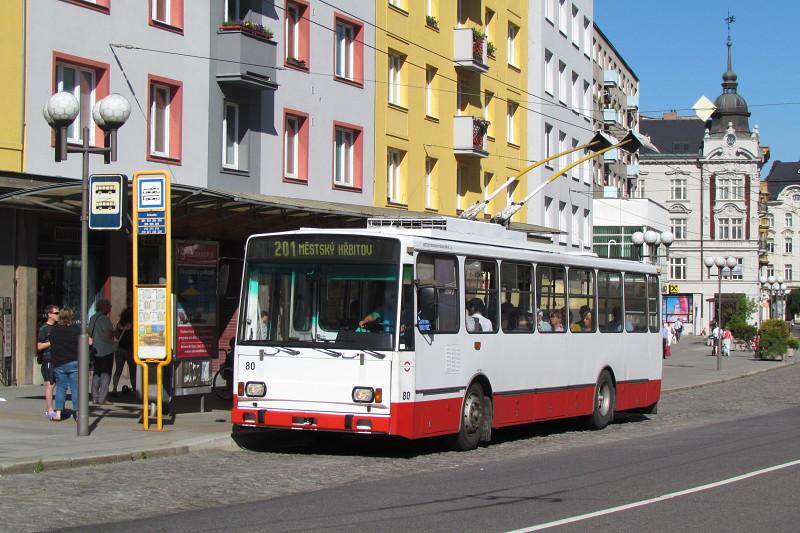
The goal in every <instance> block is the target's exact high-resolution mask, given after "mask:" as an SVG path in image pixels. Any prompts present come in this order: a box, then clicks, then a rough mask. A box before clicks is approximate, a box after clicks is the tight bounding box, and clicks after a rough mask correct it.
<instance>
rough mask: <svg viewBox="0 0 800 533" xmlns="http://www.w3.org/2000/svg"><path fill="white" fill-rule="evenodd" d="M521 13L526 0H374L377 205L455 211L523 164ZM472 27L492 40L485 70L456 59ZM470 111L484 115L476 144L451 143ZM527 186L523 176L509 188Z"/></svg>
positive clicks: (493, 208) (499, 202)
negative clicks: (483, 133) (460, 146)
mask: <svg viewBox="0 0 800 533" xmlns="http://www.w3.org/2000/svg"><path fill="white" fill-rule="evenodd" d="M459 4H460V7H459ZM428 10H430V11H428ZM527 15H528V14H527V0H461V1H460V2H457V1H449V0H426V1H422V0H405V1H404V0H391V1H387V0H376V26H377V28H376V32H375V42H376V54H375V55H376V59H375V60H376V67H375V68H376V74H375V78H376V83H375V91H376V95H375V96H376V97H375V173H374V176H375V178H374V179H375V205H376V206H379V207H386V206H388V207H397V208H399V209H408V210H411V211H428V212H438V213H441V214H443V215H456V214H457V213H458V212H460V211H461V210H462V209H465V208H466V207H468V206H469V205H471V204H474V203H475V202H477V201H480V200H482V199H483V198H484V196H485V195H486V194H489V193H491V192H493V191H495V190H497V188H498V187H500V186H501V185H502V184H503V183H505V181H506V180H507V179H508V178H509V177H511V176H513V175H514V174H516V173H517V172H518V171H519V170H521V169H522V168H524V167H525V166H527V113H528V112H527V109H526V108H527V107H529V105H528V100H529V95H528V93H527V47H526V45H525V43H526V42H527V38H528V36H527ZM473 29H474V30H477V32H478V35H480V34H483V35H485V36H486V37H485V39H484V40H485V41H486V42H487V45H488V43H491V45H488V48H490V49H491V48H494V50H493V54H489V55H488V57H486V60H485V65H486V66H488V70H487V71H486V72H480V66H479V67H478V68H474V65H466V66H465V64H464V63H465V62H463V61H462V62H461V64H457V63H456V60H461V59H463V58H464V54H463V47H458V46H457V45H456V42H457V39H458V38H459V36H461V37H463V36H465V34H464V33H463V32H464V31H466V32H467V34H468V35H470V36H472V37H468V39H475V37H474V34H473V33H472V30H473ZM509 29H511V30H512V33H514V37H513V39H511V38H509ZM457 34H458V35H457ZM477 39H478V40H480V37H478V38H477ZM509 43H512V44H513V51H512V53H511V54H509ZM473 44H474V43H473ZM476 54H477V52H476ZM466 63H469V61H467V62H466ZM478 63H480V64H484V62H483V61H478ZM509 108H510V109H511V111H512V113H511V117H512V118H511V119H510V120H509ZM470 116H472V117H477V118H479V119H486V120H489V122H490V124H489V127H488V131H487V133H488V136H487V138H486V141H485V142H484V143H483V150H473V151H471V150H469V149H467V150H461V149H459V150H456V148H458V146H457V143H456V142H455V140H454V139H455V136H456V135H458V134H459V132H461V133H463V132H464V131H465V130H464V127H465V125H467V127H468V128H470V129H471V126H472V125H473V123H474V121H470V119H467V118H465V117H470ZM509 123H510V124H509ZM509 136H511V138H510V137H509ZM487 153H488V155H487ZM526 191H527V178H526V177H525V176H523V177H522V178H520V180H519V181H518V183H517V184H516V186H515V187H514V192H513V198H514V199H515V200H519V199H521V198H522V197H523V196H524V195H525V193H526ZM506 202H507V196H506V194H505V193H501V194H499V195H498V196H497V197H495V199H494V200H493V201H492V202H491V203H490V205H489V208H488V209H487V210H486V216H491V215H494V214H497V213H498V212H499V211H500V210H501V209H502V208H503V207H505V206H506ZM525 211H526V210H525V209H523V210H521V211H520V212H519V213H517V215H516V216H515V217H514V220H515V221H524V220H526V217H527V214H526V212H525Z"/></svg>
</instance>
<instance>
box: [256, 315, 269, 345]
mask: <svg viewBox="0 0 800 533" xmlns="http://www.w3.org/2000/svg"><path fill="white" fill-rule="evenodd" d="M258 338H259V340H262V341H263V340H267V339H268V338H269V311H267V310H264V311H261V318H260V320H259V321H258Z"/></svg>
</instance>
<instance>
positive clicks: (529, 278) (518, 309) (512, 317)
mask: <svg viewBox="0 0 800 533" xmlns="http://www.w3.org/2000/svg"><path fill="white" fill-rule="evenodd" d="M500 293H501V295H502V298H503V303H501V304H500V324H501V326H502V327H503V331H505V332H506V333H530V332H532V331H534V319H533V268H532V267H531V266H530V265H520V264H516V263H509V262H507V261H503V262H502V263H501V265H500Z"/></svg>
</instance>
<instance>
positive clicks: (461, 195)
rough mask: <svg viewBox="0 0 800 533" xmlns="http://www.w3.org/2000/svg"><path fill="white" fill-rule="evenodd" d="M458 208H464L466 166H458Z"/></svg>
mask: <svg viewBox="0 0 800 533" xmlns="http://www.w3.org/2000/svg"><path fill="white" fill-rule="evenodd" d="M456 209H464V167H462V166H461V165H458V166H457V167H456Z"/></svg>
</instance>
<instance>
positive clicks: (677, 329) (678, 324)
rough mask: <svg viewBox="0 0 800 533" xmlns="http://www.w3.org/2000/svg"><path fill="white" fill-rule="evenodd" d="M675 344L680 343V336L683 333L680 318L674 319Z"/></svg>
mask: <svg viewBox="0 0 800 533" xmlns="http://www.w3.org/2000/svg"><path fill="white" fill-rule="evenodd" d="M673 327H674V328H675V342H681V334H682V333H683V321H682V320H681V319H680V318H676V319H675V324H673Z"/></svg>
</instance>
